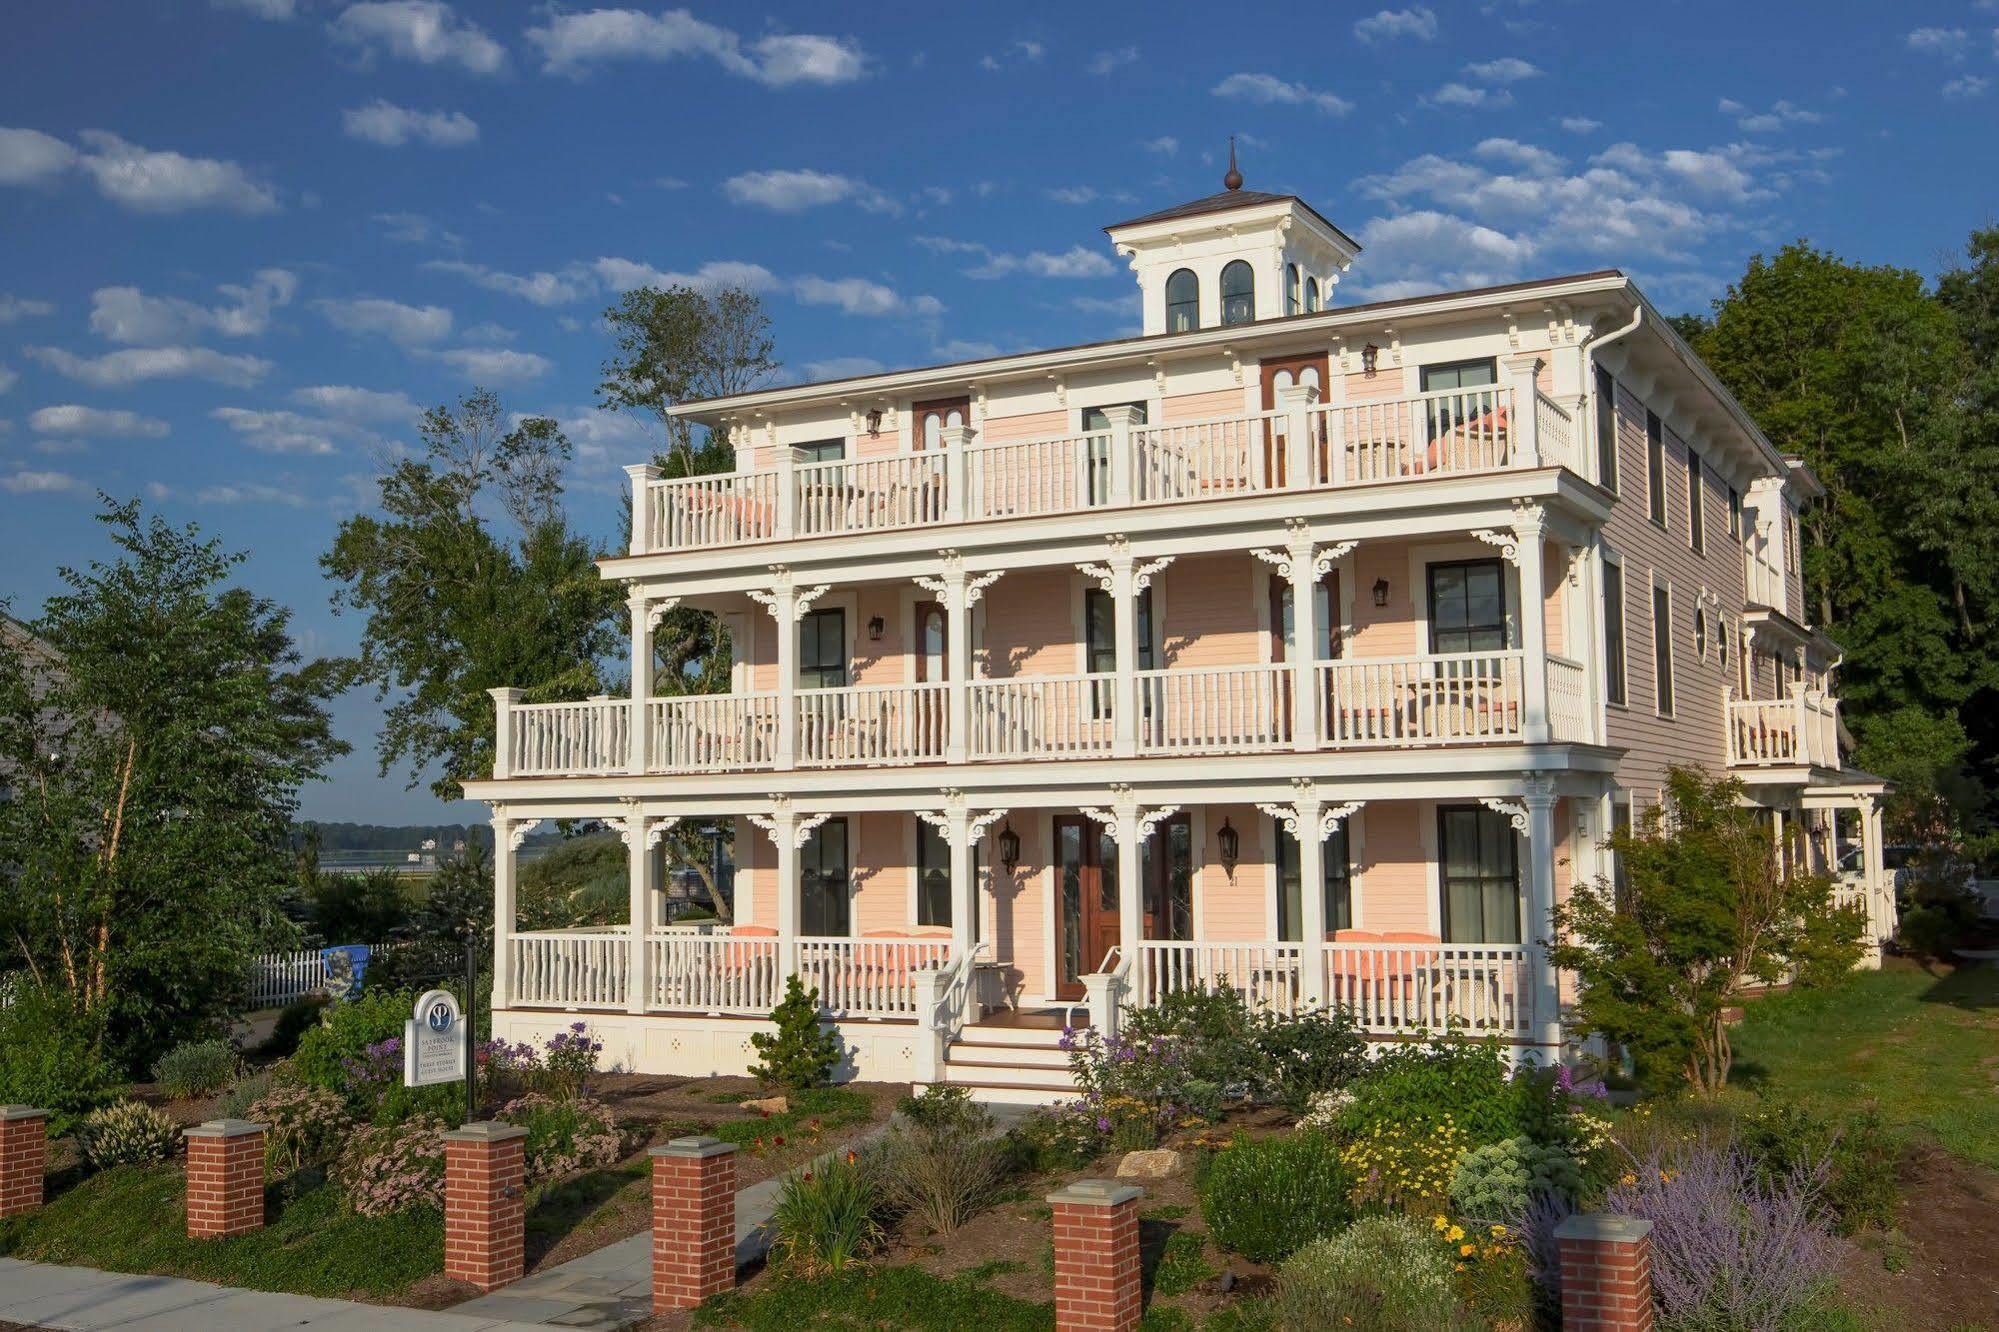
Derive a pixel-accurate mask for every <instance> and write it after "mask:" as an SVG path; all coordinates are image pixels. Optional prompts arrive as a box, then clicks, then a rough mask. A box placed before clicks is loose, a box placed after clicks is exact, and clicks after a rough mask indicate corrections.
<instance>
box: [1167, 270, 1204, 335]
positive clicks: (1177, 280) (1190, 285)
mask: <svg viewBox="0 0 1999 1332" xmlns="http://www.w3.org/2000/svg"><path fill="white" fill-rule="evenodd" d="M1200 326H1201V280H1200V279H1199V278H1197V277H1195V276H1194V270H1193V269H1191V268H1183V269H1180V270H1179V271H1178V272H1176V273H1174V274H1173V276H1172V277H1169V278H1167V279H1166V331H1167V332H1168V333H1192V332H1193V331H1194V330H1195V329H1197V328H1199V327H1200Z"/></svg>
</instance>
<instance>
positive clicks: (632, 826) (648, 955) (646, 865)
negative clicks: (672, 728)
mask: <svg viewBox="0 0 1999 1332" xmlns="http://www.w3.org/2000/svg"><path fill="white" fill-rule="evenodd" d="M678 822H680V820H679V819H677V818H665V819H648V818H646V816H645V812H644V810H643V809H642V808H641V807H640V805H639V802H638V801H636V800H631V801H627V802H626V804H625V820H624V827H622V828H620V829H619V830H618V836H619V837H620V838H622V839H623V841H624V843H625V856H626V864H627V866H628V886H629V889H630V899H631V914H630V915H629V916H627V917H626V919H627V920H628V921H629V922H630V924H629V926H628V928H629V930H630V935H629V938H628V940H627V946H628V947H629V948H630V949H631V952H630V955H629V956H628V957H627V958H626V961H625V979H626V989H625V1010H626V1011H627V1012H631V1013H643V1012H645V1011H646V1009H647V1007H648V1006H649V1004H650V1000H651V998H652V974H651V972H652V967H651V963H652V951H651V947H650V944H649V940H650V939H651V937H652V927H653V919H652V907H653V893H654V891H655V889H656V885H655V884H654V882H653V872H652V869H653V865H652V853H653V848H654V847H656V846H657V845H658V844H659V839H660V838H661V837H663V836H665V835H666V833H667V831H668V830H670V829H671V828H672V827H673V825H674V824H676V823H678Z"/></svg>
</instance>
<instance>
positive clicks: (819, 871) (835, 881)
mask: <svg viewBox="0 0 1999 1332" xmlns="http://www.w3.org/2000/svg"><path fill="white" fill-rule="evenodd" d="M851 871H852V861H851V860H850V858H849V856H848V849H847V821H846V820H845V819H828V820H826V822H824V823H822V824H820V825H819V826H818V827H817V828H814V829H813V830H812V834H811V836H809V837H807V838H806V839H805V845H804V846H802V847H800V848H799V849H798V929H799V933H801V934H804V935H807V936H809V937H811V936H816V937H824V938H834V939H839V938H845V937H846V936H847V935H849V934H851V933H852V932H853V917H852V911H851V906H852V903H851V899H850V896H849V893H848V883H849V880H850V877H851Z"/></svg>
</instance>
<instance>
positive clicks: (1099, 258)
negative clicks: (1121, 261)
mask: <svg viewBox="0 0 1999 1332" xmlns="http://www.w3.org/2000/svg"><path fill="white" fill-rule="evenodd" d="M973 252H974V253H977V254H979V255H981V256H983V260H982V262H981V263H980V264H979V265H978V266H977V267H974V268H968V269H966V270H965V276H967V277H974V278H998V277H1005V276H1006V275H1008V274H1009V273H1028V274H1031V275H1033V276H1035V277H1045V278H1096V277H1109V276H1110V275H1111V274H1113V273H1115V272H1117V266H1116V265H1115V264H1113V263H1112V262H1111V261H1110V260H1109V259H1107V258H1105V257H1104V256H1103V254H1101V253H1100V252H1098V251H1096V250H1092V249H1088V248H1086V247H1084V246H1081V245H1072V246H1070V247H1069V248H1068V249H1066V250H1064V251H1062V252H1061V253H1060V254H1052V253H1050V252H1049V251H1047V250H1030V251H1029V252H1027V253H1026V254H1006V253H1001V252H998V251H994V250H989V249H987V248H985V247H984V246H979V247H977V249H976V250H975V251H973Z"/></svg>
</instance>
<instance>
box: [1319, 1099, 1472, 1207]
mask: <svg viewBox="0 0 1999 1332" xmlns="http://www.w3.org/2000/svg"><path fill="white" fill-rule="evenodd" d="M1471 1146H1472V1142H1471V1136H1470V1135H1469V1134H1467V1133H1466V1132H1465V1131H1464V1130H1463V1129H1461V1128H1459V1127H1458V1126H1457V1125H1456V1124H1455V1123H1453V1122H1451V1121H1450V1120H1448V1119H1446V1120H1445V1121H1444V1122H1443V1123H1441V1124H1436V1125H1426V1124H1421V1123H1403V1124H1371V1125H1369V1126H1368V1127H1367V1129H1366V1130H1365V1131H1363V1132H1361V1133H1359V1134H1357V1135H1356V1136H1354V1137H1353V1138H1352V1139H1350V1140H1349V1141H1348V1142H1347V1143H1346V1145H1345V1146H1344V1147H1342V1148H1341V1149H1340V1159H1341V1160H1342V1161H1344V1162H1345V1163H1346V1166H1347V1169H1348V1170H1349V1171H1351V1172H1352V1174H1353V1185H1352V1190H1351V1192H1350V1193H1349V1195H1348V1197H1349V1199H1350V1201H1352V1202H1353V1204H1354V1205H1355V1206H1356V1207H1370V1208H1387V1209H1390V1210H1398V1211H1403V1212H1408V1213H1411V1214H1414V1215H1421V1216H1430V1215H1434V1214H1435V1213H1436V1212H1438V1211H1439V1210H1441V1209H1442V1208H1443V1207H1444V1206H1446V1205H1447V1204H1448V1203H1449V1202H1450V1198H1451V1178H1452V1176H1453V1174H1454V1173H1455V1172H1456V1170H1457V1166H1458V1162H1459V1161H1461V1160H1463V1159H1464V1156H1465V1153H1467V1152H1468V1151H1470V1150H1471Z"/></svg>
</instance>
